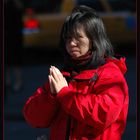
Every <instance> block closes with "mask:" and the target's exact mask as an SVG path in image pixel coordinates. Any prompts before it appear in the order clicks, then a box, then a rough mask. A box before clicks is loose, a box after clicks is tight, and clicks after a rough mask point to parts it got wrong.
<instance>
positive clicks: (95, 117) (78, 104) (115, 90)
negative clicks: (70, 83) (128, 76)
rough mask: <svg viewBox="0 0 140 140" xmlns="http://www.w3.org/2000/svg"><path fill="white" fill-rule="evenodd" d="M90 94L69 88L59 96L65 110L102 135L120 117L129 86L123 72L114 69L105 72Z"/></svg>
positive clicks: (62, 90)
mask: <svg viewBox="0 0 140 140" xmlns="http://www.w3.org/2000/svg"><path fill="white" fill-rule="evenodd" d="M100 76H101V77H100V78H99V80H98V81H97V83H96V84H95V86H94V87H92V90H91V92H90V93H88V94H81V93H78V92H76V91H73V90H72V89H70V88H69V87H64V88H63V89H61V91H60V93H59V94H58V95H57V98H58V99H59V101H60V103H61V105H62V107H63V108H64V110H65V111H66V112H67V113H69V114H70V115H71V116H73V117H74V118H76V119H77V120H78V121H81V122H83V123H85V124H87V125H88V126H91V127H93V129H95V132H96V131H98V132H97V133H100V132H101V131H103V130H104V129H105V128H106V127H108V126H109V125H110V124H111V123H113V122H114V121H115V120H116V119H117V118H118V116H119V114H120V112H121V110H122V107H123V104H124V100H125V96H126V95H125V94H126V93H127V84H126V81H125V79H124V77H123V75H122V73H121V72H118V70H117V71H116V69H113V71H111V72H110V73H108V74H107V72H103V73H102V74H101V75H100Z"/></svg>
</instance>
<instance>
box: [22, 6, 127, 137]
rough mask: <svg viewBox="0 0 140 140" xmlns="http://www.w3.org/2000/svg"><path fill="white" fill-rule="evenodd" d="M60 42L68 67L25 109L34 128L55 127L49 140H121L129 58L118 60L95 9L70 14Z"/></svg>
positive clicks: (52, 75) (77, 9) (55, 73)
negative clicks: (126, 60)
mask: <svg viewBox="0 0 140 140" xmlns="http://www.w3.org/2000/svg"><path fill="white" fill-rule="evenodd" d="M60 44H61V47H62V50H63V54H64V59H65V62H64V67H63V68H62V70H61V71H60V70H59V69H58V68H56V67H55V66H51V67H50V73H49V75H48V81H47V82H46V83H44V85H42V86H41V87H39V88H38V89H37V90H36V91H35V93H34V94H33V95H32V96H31V97H30V98H29V99H28V100H27V102H26V104H25V105H24V108H23V113H24V117H25V119H26V121H27V122H28V123H29V124H30V125H31V126H33V127H37V128H47V127H50V128H51V134H50V139H51V140H121V137H122V134H123V133H124V130H125V126H126V119H127V113H128V102H129V96H128V86H127V82H126V80H125V77H124V74H125V73H126V71H127V68H126V65H125V58H124V57H120V58H117V57H115V54H114V51H113V47H112V45H111V43H110V41H109V39H108V38H107V35H106V31H105V28H104V24H103V22H102V20H101V19H100V17H99V16H98V14H97V13H96V12H95V11H94V9H92V8H90V7H87V6H84V5H80V6H77V7H75V8H74V9H73V11H72V13H71V14H70V15H69V16H67V18H66V20H65V22H64V24H63V27H62V32H61V38H60Z"/></svg>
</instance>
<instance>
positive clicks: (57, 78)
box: [48, 66, 68, 94]
mask: <svg viewBox="0 0 140 140" xmlns="http://www.w3.org/2000/svg"><path fill="white" fill-rule="evenodd" d="M48 78H49V83H50V90H51V92H52V93H53V94H57V93H58V92H59V91H60V90H61V89H62V88H63V87H66V86H68V83H67V81H66V79H65V78H64V77H63V75H62V74H61V72H60V71H59V69H58V68H56V67H54V66H51V67H50V75H49V76H48Z"/></svg>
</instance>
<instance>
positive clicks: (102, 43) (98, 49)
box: [60, 5, 114, 61]
mask: <svg viewBox="0 0 140 140" xmlns="http://www.w3.org/2000/svg"><path fill="white" fill-rule="evenodd" d="M79 25H80V26H82V27H83V28H84V30H85V33H86V35H87V37H88V38H89V40H90V41H91V42H92V51H94V56H95V57H94V58H95V61H97V60H100V59H101V58H103V57H111V56H113V54H114V51H113V47H112V45H111V42H110V40H109V39H108V37H107V34H106V30H105V27H104V24H103V21H102V19H101V18H100V17H99V15H97V13H96V11H95V10H94V9H93V8H91V7H88V6H85V5H78V6H77V7H75V8H74V9H73V10H72V12H71V14H70V15H69V16H67V17H66V19H65V21H64V24H63V26H62V30H61V36H60V45H61V47H62V48H63V49H64V51H66V46H65V44H66V40H67V37H68V36H71V35H72V36H73V35H74V36H76V32H77V29H78V27H79Z"/></svg>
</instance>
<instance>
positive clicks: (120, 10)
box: [4, 0, 136, 140]
mask: <svg viewBox="0 0 140 140" xmlns="http://www.w3.org/2000/svg"><path fill="white" fill-rule="evenodd" d="M79 4H85V5H88V6H91V7H93V8H94V9H96V11H97V12H98V13H99V15H100V16H101V18H102V19H103V22H104V24H105V27H106V30H107V34H108V37H109V38H110V40H111V42H112V44H113V46H114V49H115V52H116V53H117V54H120V55H123V56H125V57H126V64H127V67H128V72H127V73H126V80H127V82H128V86H129V95H130V105H129V112H128V119H127V126H126V130H125V133H124V135H123V138H122V140H135V139H136V1H135V0H4V53H5V54H4V57H5V61H4V63H5V80H4V82H5V92H4V140H19V139H20V140H24V139H30V140H37V137H39V136H41V135H44V134H46V135H47V136H48V138H49V129H48V128H45V129H40V128H32V127H31V126H29V125H28V124H27V123H26V122H25V120H24V118H23V114H22V109H23V106H24V104H25V102H26V100H27V99H28V98H29V96H31V95H32V94H33V92H34V91H35V90H36V88H38V87H39V86H41V85H42V84H44V82H45V81H46V80H47V75H48V71H49V67H50V65H55V66H57V67H58V68H61V67H62V60H63V59H62V55H61V52H60V49H59V47H58V44H59V36H60V30H61V27H62V24H63V22H64V19H65V17H66V16H67V15H68V14H69V13H70V12H71V10H72V9H73V7H74V6H75V5H79Z"/></svg>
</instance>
